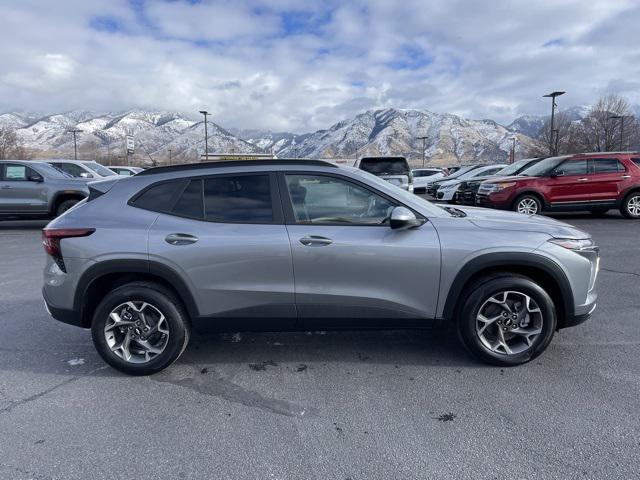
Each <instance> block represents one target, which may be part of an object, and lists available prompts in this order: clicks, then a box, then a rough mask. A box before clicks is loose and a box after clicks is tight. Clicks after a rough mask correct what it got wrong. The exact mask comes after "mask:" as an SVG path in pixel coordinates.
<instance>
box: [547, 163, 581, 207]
mask: <svg viewBox="0 0 640 480" xmlns="http://www.w3.org/2000/svg"><path fill="white" fill-rule="evenodd" d="M554 173H555V176H553V177H551V178H549V183H548V188H549V190H548V191H549V201H550V202H551V204H552V205H555V206H561V205H563V204H572V203H588V202H589V201H590V200H591V198H590V187H589V178H588V176H587V159H586V158H582V159H568V160H565V161H564V162H562V163H561V164H560V165H558V166H557V167H556V168H555V170H554Z"/></svg>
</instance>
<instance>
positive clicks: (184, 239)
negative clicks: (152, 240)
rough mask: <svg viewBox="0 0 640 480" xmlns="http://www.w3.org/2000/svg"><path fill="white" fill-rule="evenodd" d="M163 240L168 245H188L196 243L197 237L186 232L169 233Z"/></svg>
mask: <svg viewBox="0 0 640 480" xmlns="http://www.w3.org/2000/svg"><path fill="white" fill-rule="evenodd" d="M164 241H165V242H167V243H168V244H169V245H189V244H191V243H196V242H197V241H198V237H196V236H195V235H189V234H188V233H171V234H169V235H167V236H166V237H164Z"/></svg>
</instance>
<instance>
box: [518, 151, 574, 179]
mask: <svg viewBox="0 0 640 480" xmlns="http://www.w3.org/2000/svg"><path fill="white" fill-rule="evenodd" d="M566 158H569V157H566V156H565V157H550V158H546V159H544V160H541V161H539V162H538V163H536V164H535V165H532V166H531V167H529V168H526V169H524V171H522V172H520V175H523V176H525V177H538V176H540V175H545V174H547V173H548V172H549V171H551V170H552V169H554V168H555V167H556V166H558V164H559V163H560V162H562V161H563V160H564V159H566Z"/></svg>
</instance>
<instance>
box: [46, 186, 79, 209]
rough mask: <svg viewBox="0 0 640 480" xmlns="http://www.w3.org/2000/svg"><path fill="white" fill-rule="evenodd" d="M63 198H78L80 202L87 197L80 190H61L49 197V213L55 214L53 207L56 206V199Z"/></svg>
mask: <svg viewBox="0 0 640 480" xmlns="http://www.w3.org/2000/svg"><path fill="white" fill-rule="evenodd" d="M63 196H70V197H79V198H80V200H84V199H85V198H87V197H88V195H87V194H86V193H85V192H83V191H82V190H61V191H59V192H56V193H55V194H54V195H53V196H52V197H51V204H50V205H49V211H51V212H53V213H55V212H54V210H55V207H56V206H57V205H58V199H59V198H60V197H63Z"/></svg>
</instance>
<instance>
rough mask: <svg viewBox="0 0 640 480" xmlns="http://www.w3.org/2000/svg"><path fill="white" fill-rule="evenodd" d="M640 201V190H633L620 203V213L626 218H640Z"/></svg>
mask: <svg viewBox="0 0 640 480" xmlns="http://www.w3.org/2000/svg"><path fill="white" fill-rule="evenodd" d="M639 203H640V191H635V192H631V193H630V194H629V195H627V196H626V197H625V198H624V200H623V201H622V205H620V213H622V215H623V216H624V217H625V218H628V219H631V220H638V219H640V211H639V210H638V209H637V205H638V204H639Z"/></svg>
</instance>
